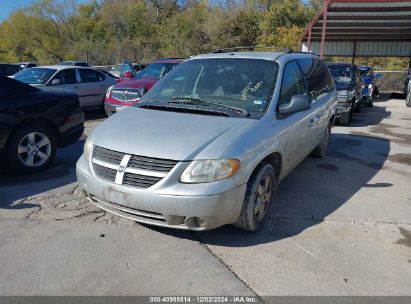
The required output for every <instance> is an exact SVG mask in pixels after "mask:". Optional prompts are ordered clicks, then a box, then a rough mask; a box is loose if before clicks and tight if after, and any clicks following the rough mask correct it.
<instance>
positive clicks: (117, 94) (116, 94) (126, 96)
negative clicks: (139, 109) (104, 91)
mask: <svg viewBox="0 0 411 304" xmlns="http://www.w3.org/2000/svg"><path fill="white" fill-rule="evenodd" d="M111 97H112V98H114V99H117V100H119V101H124V102H130V101H136V100H138V99H140V93H139V91H138V89H113V91H112V92H111Z"/></svg>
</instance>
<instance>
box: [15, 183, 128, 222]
mask: <svg viewBox="0 0 411 304" xmlns="http://www.w3.org/2000/svg"><path fill="white" fill-rule="evenodd" d="M11 207H12V208H14V209H19V208H29V212H28V213H27V214H26V215H25V218H26V219H42V220H51V221H71V222H78V223H93V222H99V223H107V224H111V223H119V222H120V221H121V222H129V224H133V223H134V222H133V221H129V220H127V219H123V218H120V217H118V216H116V215H114V214H111V213H107V212H106V211H104V210H102V209H100V208H97V207H96V206H94V205H93V204H92V203H90V202H89V201H88V200H87V199H86V197H85V196H84V195H83V193H82V192H81V191H80V188H79V187H78V186H77V187H76V188H75V189H74V191H73V192H72V193H58V194H54V195H50V196H46V197H29V198H26V199H24V200H21V201H19V202H17V203H15V204H13V205H12V206H11Z"/></svg>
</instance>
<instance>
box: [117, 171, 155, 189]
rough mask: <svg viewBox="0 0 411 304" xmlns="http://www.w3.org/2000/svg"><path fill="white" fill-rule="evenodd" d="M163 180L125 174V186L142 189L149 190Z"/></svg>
mask: <svg viewBox="0 0 411 304" xmlns="http://www.w3.org/2000/svg"><path fill="white" fill-rule="evenodd" d="M161 179H162V178H161V177H155V176H147V175H139V174H133V173H126V174H124V179H123V184H124V185H130V186H134V187H140V188H148V187H150V186H152V185H154V184H156V183H157V182H159V181H160V180H161Z"/></svg>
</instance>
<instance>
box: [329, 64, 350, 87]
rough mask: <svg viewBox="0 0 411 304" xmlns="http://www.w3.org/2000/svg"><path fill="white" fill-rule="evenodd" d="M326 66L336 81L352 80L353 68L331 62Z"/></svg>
mask: <svg viewBox="0 0 411 304" xmlns="http://www.w3.org/2000/svg"><path fill="white" fill-rule="evenodd" d="M327 66H328V69H329V70H330V72H331V75H333V78H334V80H335V81H336V82H342V83H346V82H352V79H353V74H354V73H353V69H352V68H351V67H350V66H347V65H333V64H329V65H327Z"/></svg>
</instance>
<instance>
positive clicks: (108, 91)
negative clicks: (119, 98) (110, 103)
mask: <svg viewBox="0 0 411 304" xmlns="http://www.w3.org/2000/svg"><path fill="white" fill-rule="evenodd" d="M113 87H114V86H113V85H112V86H111V87H109V88H108V89H107V92H106V98H110V94H111V91H112V90H113Z"/></svg>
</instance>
